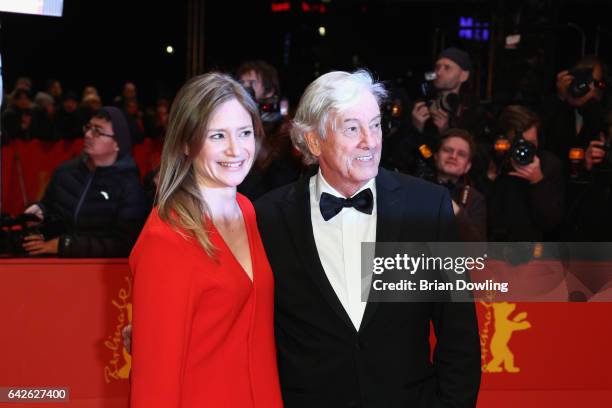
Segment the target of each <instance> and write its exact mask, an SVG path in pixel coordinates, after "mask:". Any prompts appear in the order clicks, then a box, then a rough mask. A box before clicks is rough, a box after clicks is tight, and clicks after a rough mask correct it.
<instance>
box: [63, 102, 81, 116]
mask: <svg viewBox="0 0 612 408" xmlns="http://www.w3.org/2000/svg"><path fill="white" fill-rule="evenodd" d="M62 105H63V106H64V111H65V112H68V113H72V112H75V111H76V110H77V107H78V103H77V101H76V100H75V99H72V98H68V99H65V100H64V102H63V104H62Z"/></svg>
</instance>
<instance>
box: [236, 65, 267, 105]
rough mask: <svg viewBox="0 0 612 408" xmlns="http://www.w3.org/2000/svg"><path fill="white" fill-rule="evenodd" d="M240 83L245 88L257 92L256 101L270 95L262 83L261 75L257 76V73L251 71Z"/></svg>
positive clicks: (246, 73) (242, 76)
mask: <svg viewBox="0 0 612 408" xmlns="http://www.w3.org/2000/svg"><path fill="white" fill-rule="evenodd" d="M240 83H241V84H242V86H244V87H250V88H252V89H253V91H255V99H256V100H258V101H259V100H262V99H264V98H266V97H268V96H270V95H266V91H265V89H264V86H263V82H262V81H261V75H257V72H255V71H253V70H250V71H247V72H245V73H244V74H242V75H241V76H240Z"/></svg>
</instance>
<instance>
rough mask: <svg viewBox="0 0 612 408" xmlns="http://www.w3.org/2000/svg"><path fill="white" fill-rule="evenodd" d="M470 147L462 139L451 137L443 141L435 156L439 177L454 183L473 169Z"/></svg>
mask: <svg viewBox="0 0 612 408" xmlns="http://www.w3.org/2000/svg"><path fill="white" fill-rule="evenodd" d="M470 153H471V152H470V145H469V144H468V142H466V141H465V140H463V139H462V138H460V137H449V138H447V139H444V140H443V141H442V144H441V145H440V149H439V150H438V152H437V153H436V154H435V155H434V158H435V161H436V168H437V170H438V176H440V177H441V178H446V179H449V180H451V181H453V182H455V181H457V180H458V179H459V177H462V176H463V175H465V174H466V173H467V172H468V171H470V167H472V161H471V160H470Z"/></svg>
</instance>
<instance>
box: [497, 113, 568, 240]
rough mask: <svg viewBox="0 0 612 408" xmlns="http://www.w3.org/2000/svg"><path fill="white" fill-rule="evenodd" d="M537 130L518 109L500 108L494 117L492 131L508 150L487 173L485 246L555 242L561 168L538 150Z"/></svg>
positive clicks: (560, 202)
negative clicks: (495, 123)
mask: <svg viewBox="0 0 612 408" xmlns="http://www.w3.org/2000/svg"><path fill="white" fill-rule="evenodd" d="M539 125H540V122H539V119H538V117H537V116H536V115H535V114H534V113H533V112H531V111H530V110H528V109H527V108H525V107H523V106H519V105H511V106H508V107H506V108H505V109H504V110H503V111H502V112H501V114H500V116H499V119H498V129H499V131H500V132H501V133H502V138H505V140H506V141H507V142H508V145H509V149H508V150H507V151H506V152H505V153H503V154H502V155H501V156H500V155H498V156H497V160H495V161H494V162H493V163H492V164H491V168H490V171H489V173H488V176H489V179H490V180H491V181H490V184H489V186H488V191H487V194H486V199H487V204H488V207H487V212H488V226H489V233H488V237H489V240H490V241H542V240H544V239H550V240H555V239H558V236H556V234H557V230H556V229H557V228H558V227H559V225H560V223H561V221H562V219H563V211H564V205H563V203H564V181H563V176H562V171H561V162H560V160H559V159H558V158H557V157H555V155H553V154H552V153H550V152H548V151H546V150H543V149H540V148H539V146H540V144H539V140H538V132H539Z"/></svg>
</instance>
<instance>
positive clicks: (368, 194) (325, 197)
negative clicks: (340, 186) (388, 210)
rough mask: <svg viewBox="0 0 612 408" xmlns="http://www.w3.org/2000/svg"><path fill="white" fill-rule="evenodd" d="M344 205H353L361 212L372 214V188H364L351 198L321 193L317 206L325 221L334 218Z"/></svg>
mask: <svg viewBox="0 0 612 408" xmlns="http://www.w3.org/2000/svg"><path fill="white" fill-rule="evenodd" d="M344 207H353V208H354V209H356V210H357V211H361V212H362V213H365V214H372V208H373V207H374V196H373V195H372V190H370V189H369V188H366V189H365V190H362V191H360V192H359V194H355V195H354V196H353V197H351V198H342V197H336V196H334V195H331V194H328V193H323V194H321V201H319V208H320V209H321V215H322V216H323V219H324V220H325V221H329V220H330V219H332V218H334V217H335V216H336V215H337V214H338V213H339V212H340V211H342V209H343V208H344Z"/></svg>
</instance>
